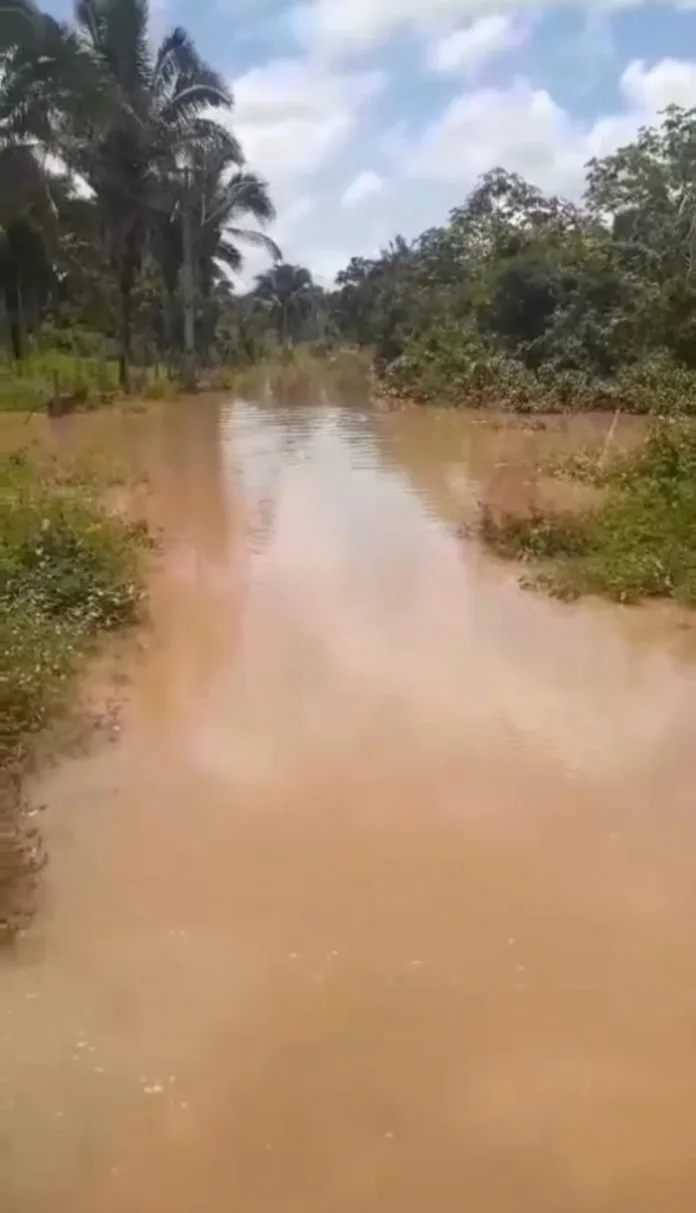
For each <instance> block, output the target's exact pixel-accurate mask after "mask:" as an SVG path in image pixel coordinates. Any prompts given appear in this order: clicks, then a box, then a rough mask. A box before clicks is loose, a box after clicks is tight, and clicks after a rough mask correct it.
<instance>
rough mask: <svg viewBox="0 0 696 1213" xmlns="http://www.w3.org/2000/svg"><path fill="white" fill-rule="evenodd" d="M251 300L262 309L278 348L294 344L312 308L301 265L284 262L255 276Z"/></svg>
mask: <svg viewBox="0 0 696 1213" xmlns="http://www.w3.org/2000/svg"><path fill="white" fill-rule="evenodd" d="M253 294H254V297H255V299H257V300H258V301H259V302H260V303H261V304H262V305H263V306H264V307H265V308H266V311H267V313H268V317H269V320H270V322H271V324H273V326H274V328H275V330H276V332H277V334H278V340H279V341H280V344H281V345H287V344H288V342H292V341H296V340H297V339H298V337H299V336H300V333H301V331H302V329H303V327H304V324H305V322H306V320H307V319H308V317H309V316H310V315H311V314H312V311H313V309H314V306H315V299H316V291H315V286H314V281H313V279H312V275H311V274H310V272H309V270H308V269H305V267H304V266H303V265H290V264H288V263H287V262H284V263H283V264H281V265H274V266H273V268H272V269H270V270H267V271H266V272H265V273H263V274H259V275H258V277H257V279H256V287H255V289H254V292H253Z"/></svg>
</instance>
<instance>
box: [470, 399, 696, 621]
mask: <svg viewBox="0 0 696 1213" xmlns="http://www.w3.org/2000/svg"><path fill="white" fill-rule="evenodd" d="M557 470H558V471H563V469H562V468H561V469H557ZM569 470H570V472H571V474H573V473H575V474H579V475H580V476H581V477H582V479H584V480H585V481H590V482H592V483H594V484H595V485H596V486H597V487H598V488H600V489H601V490H602V493H601V497H600V500H599V502H598V504H597V505H596V506H595V507H594V508H592V509H590V510H588V511H587V512H585V513H582V514H576V513H573V514H571V513H565V514H564V513H562V512H558V513H553V512H549V511H548V510H545V511H544V512H543V513H542V512H540V511H538V510H536V509H532V510H531V511H529V512H528V513H527V514H519V513H517V514H512V513H509V514H502V515H498V516H495V515H494V514H493V513H492V512H491V511H490V510H489V509H484V511H483V514H482V520H481V534H482V537H483V539H484V541H485V542H486V543H487V544H488V545H489V546H490V547H491V548H492V549H493V550H494V551H495V552H497V553H498V554H499V555H502V556H507V557H512V558H515V559H518V560H523V561H525V562H533V564H534V565H536V566H537V567H536V568H535V569H534V571H533V572H532V574H531V576H530V578H529V580H530V581H531V583H532V584H536V585H540V586H543V587H544V588H545V589H547V590H549V591H550V592H551V593H553V594H555V595H557V596H559V597H563V598H574V597H577V596H578V595H580V594H603V595H606V596H607V597H610V598H613V599H615V600H616V601H619V602H625V603H628V602H635V601H637V600H638V599H641V598H656V597H670V598H676V599H678V600H679V601H681V602H684V603H687V604H688V605H690V606H696V429H695V428H694V424H693V423H692V422H690V421H680V420H676V421H665V420H661V421H658V422H655V423H654V424H653V427H652V429H651V432H650V434H649V436H648V438H647V440H646V442H645V443H644V444H643V445H642V446H640V447H638V448H637V449H636V450H635V451H631V452H626V453H623V454H620V455H617V456H616V457H615V458H614V459H612V460H611V461H610V462H609V463H607V464H602V463H600V462H598V461H597V460H596V458H594V459H593V458H592V457H591V456H589V455H585V456H583V457H582V458H581V459H577V458H576V459H574V460H573V461H572V463H571V465H570V469H569Z"/></svg>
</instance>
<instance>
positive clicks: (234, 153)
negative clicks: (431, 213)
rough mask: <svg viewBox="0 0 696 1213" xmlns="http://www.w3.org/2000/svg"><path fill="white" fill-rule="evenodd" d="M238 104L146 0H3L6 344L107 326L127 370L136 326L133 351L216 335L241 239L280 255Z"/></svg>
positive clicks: (76, 336) (0, 288)
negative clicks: (43, 3)
mask: <svg viewBox="0 0 696 1213" xmlns="http://www.w3.org/2000/svg"><path fill="white" fill-rule="evenodd" d="M232 105H233V97H232V94H231V91H230V89H229V87H228V85H227V84H226V82H225V81H224V79H223V78H222V77H221V75H220V74H219V73H218V72H216V71H215V70H214V69H213V68H212V67H211V66H210V65H209V64H207V63H206V62H205V61H204V60H203V59H202V58H201V56H200V55H199V53H198V51H197V49H196V47H195V45H194V43H193V41H192V40H191V38H190V37H189V36H188V34H187V33H186V31H185V30H183V29H182V28H180V27H177V28H176V29H174V30H172V31H171V33H169V34H167V35H166V36H165V37H164V38H163V39H162V41H161V42H160V43H159V45H157V46H154V45H153V44H152V43H151V41H150V29H149V12H148V5H147V0H77V3H76V7H75V12H74V20H73V22H72V23H62V22H58V21H56V20H54V19H53V18H52V17H50V16H48V15H47V14H45V13H43V12H41V11H40V10H39V9H38V8H36V7H35V6H34V4H33V2H32V0H3V4H2V6H1V7H0V298H1V299H2V302H3V303H4V312H5V329H6V333H7V338H8V343H9V346H10V349H11V352H12V354H13V355H14V357H15V358H18V359H19V358H21V357H22V355H23V353H24V350H25V345H26V341H27V337H28V335H30V334H32V333H33V332H35V331H36V330H38V329H39V328H40V327H42V326H43V327H44V328H45V327H46V326H47V325H48V326H49V327H50V326H52V327H53V328H54V329H55V330H56V332H57V335H58V337H60V335H61V334H62V335H63V340H66V341H67V340H73V341H76V342H77V344H78V345H80V335H82V337H81V342H82V345H85V344H86V345H89V344H90V341H92V343H94V342H97V344H98V343H99V339H100V337H102V336H104V337H110V338H112V339H113V342H114V343H115V344H117V348H118V357H119V361H120V376H121V382H122V383H123V384H124V385H125V386H127V384H128V380H129V369H130V366H131V362H132V360H133V357H134V342H135V343H136V344H137V346H138V352H139V353H140V354H141V355H142V349H141V347H142V346H143V345H147V344H150V345H154V346H156V347H157V348H158V349H159V350H160V351H162V350H166V351H170V350H181V349H186V348H187V347H188V352H189V353H192V352H193V351H192V349H191V348H190V347H192V346H197V347H198V348H199V350H202V351H205V349H206V347H207V346H209V345H210V344H211V343H212V341H213V338H214V334H215V329H216V325H217V323H218V320H219V317H220V313H221V310H222V309H223V307H224V305H225V304H226V303H227V302H228V300H229V298H230V295H231V284H230V278H229V275H228V273H227V272H226V270H229V269H231V270H238V269H239V268H240V267H241V264H242V260H243V247H244V245H247V246H248V245H255V246H260V247H261V248H262V249H264V250H265V251H266V252H267V253H268V254H269V256H270V257H271V258H273V259H275V260H277V259H279V257H280V250H279V249H278V248H277V246H276V245H275V243H274V241H273V240H272V239H271V238H270V236H269V235H268V234H267V232H266V231H265V230H264V229H265V228H266V227H267V225H268V224H269V223H270V222H271V221H272V220H273V218H274V215H275V211H274V207H273V203H272V201H271V198H270V196H269V191H268V187H267V184H266V182H265V181H264V180H263V179H262V178H261V177H259V176H258V175H257V174H256V173H255V172H254V171H253V170H252V169H250V168H249V166H248V165H247V163H246V161H245V157H244V151H243V148H242V147H241V145H240V143H239V140H238V139H237V138H236V136H235V135H234V132H233V130H232V128H231V126H230V124H229V121H228V120H226V119H227V118H228V115H229V112H230V111H231V109H232ZM250 220H251V222H250ZM78 352H85V351H84V350H82V348H80V350H79V351H78Z"/></svg>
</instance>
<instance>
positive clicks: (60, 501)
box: [0, 454, 144, 931]
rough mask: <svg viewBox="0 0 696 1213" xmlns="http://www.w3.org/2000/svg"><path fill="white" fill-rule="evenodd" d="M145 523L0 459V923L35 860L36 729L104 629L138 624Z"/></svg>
mask: <svg viewBox="0 0 696 1213" xmlns="http://www.w3.org/2000/svg"><path fill="white" fill-rule="evenodd" d="M143 539H144V535H143V532H142V531H141V530H140V528H137V527H133V526H130V525H128V524H126V523H125V522H123V521H121V520H118V519H114V518H111V517H107V516H106V515H105V514H104V513H103V512H102V510H101V509H100V507H99V503H98V500H97V497H96V494H95V491H94V489H93V488H88V487H87V486H86V485H76V484H75V482H74V480H71V481H60V480H58V479H56V478H55V476H50V475H46V474H45V473H44V474H42V473H39V472H38V471H37V468H36V466H35V465H34V464H33V463H32V462H30V460H29V459H28V458H27V457H26V456H25V455H23V454H13V455H9V456H8V455H5V456H3V457H2V458H0V771H1V772H2V778H1V779H0V927H4V928H5V930H6V931H7V930H8V929H10V928H11V927H12V925H13V924H16V922H17V920H18V913H19V911H18V902H17V899H18V897H21V895H22V890H23V889H24V887H25V885H26V881H27V878H28V876H30V875H31V873H32V871H33V870H34V869H35V866H36V863H37V845H36V841H35V838H34V837H33V835H32V834H31V832H30V831H28V826H27V821H26V819H25V817H24V814H23V811H22V798H21V782H22V778H23V776H24V775H25V774H26V771H27V769H28V767H29V765H30V761H31V758H32V754H33V751H34V746H35V742H36V740H37V738H38V735H39V734H40V733H41V732H42V731H43V730H45V729H46V727H47V726H48V725H50V724H51V723H52V722H54V721H55V720H56V719H57V718H58V717H59V716H60V715H61V714H62V713H64V711H65V710H66V708H67V706H68V704H69V702H70V686H71V679H72V677H73V675H74V673H75V672H76V669H77V668H78V664H79V662H80V660H81V659H82V658H83V657H84V656H85V654H86V653H87V652H88V651H89V649H90V646H91V644H92V643H93V641H94V639H95V638H96V637H97V636H99V635H100V634H102V633H104V632H106V631H111V630H114V629H116V628H119V627H122V626H124V625H126V624H129V623H131V622H133V621H134V620H135V619H136V618H137V617H138V614H139V610H140V605H141V601H142V584H141V579H140V575H139V558H138V547H139V544H140V543H141V541H142V540H143Z"/></svg>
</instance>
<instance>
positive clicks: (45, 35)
mask: <svg viewBox="0 0 696 1213" xmlns="http://www.w3.org/2000/svg"><path fill="white" fill-rule="evenodd" d="M149 34H150V31H149V14H148V6H147V0H77V4H76V8H75V13H74V19H73V21H72V23H61V22H58V21H56V20H54V19H53V18H51V17H49V16H47V15H46V14H45V13H42V12H41V11H40V10H39V9H38V8H36V7H35V6H34V4H33V0H3V3H2V6H0V307H1V305H2V304H4V314H5V325H4V329H5V332H6V335H7V344H8V347H9V349H10V352H11V353H12V355H13V356H14V357H15V358H17V359H19V358H21V357H22V354H23V352H24V350H25V348H26V346H27V344H28V342H29V343H30V342H31V340H32V338H33V335H35V334H37V333H42V334H43V335H44V337H45V338H46V339H50V340H53V341H55V342H57V343H58V344H60V343H63V344H64V345H65V344H68V345H70V344H71V345H72V347H74V348H75V350H76V352H78V353H89V352H90V351H91V349H92V347H95V346H96V347H99V348H103V343H104V342H105V341H106V342H108V345H109V348H110V349H113V350H114V351H115V352H116V353H117V355H118V358H119V362H120V373H121V381H122V383H123V384H124V385H126V386H127V384H128V380H129V368H130V366H131V363H132V362H133V360H134V359H135V360H136V361H138V360H142V359H148V358H153V357H154V358H157V359H161V358H172V357H175V358H181V357H183V356H187V357H194V356H196V357H197V358H198V359H199V361H201V362H204V363H205V362H210V361H218V362H228V363H229V362H231V363H241V362H253V361H256V360H258V359H260V358H262V357H264V356H265V355H266V354H267V353H268V352H269V351H270V350H273V349H276V348H277V347H278V346H286V345H293V344H297V343H308V344H311V345H314V346H318V347H320V348H327V347H331V346H335V345H337V344H346V343H348V344H353V345H359V346H362V347H365V348H367V349H369V350H370V351H371V352H372V353H373V355H374V358H375V363H376V366H377V368H378V370H379V371H380V373H381V375H382V380H383V383H384V384H385V385H386V387H387V388H388V389H390V390H393V391H394V392H399V393H403V394H407V395H410V396H412V397H413V398H416V399H423V400H428V399H446V398H451V399H452V400H457V401H458V400H465V399H467V400H470V401H472V402H474V403H476V402H478V401H479V400H480V401H481V402H485V401H488V400H491V399H500V400H501V402H510V403H511V404H513V405H516V406H518V407H527V406H531V405H532V404H535V403H538V402H539V401H541V402H542V403H543V402H546V403H547V404H548V403H555V404H557V405H569V406H572V405H579V406H582V405H585V406H586V405H597V404H602V403H614V402H616V401H617V400H618V401H619V402H624V403H627V405H629V406H631V407H633V406H635V407H638V406H639V405H640V403H641V401H648V403H658V404H659V403H660V394H661V393H662V395H663V396H665V399H666V398H667V397H668V396H669V397H670V400H671V399H672V397H674V398H678V399H684V398H689V399H690V398H691V395H692V394H693V403H694V406H695V407H696V389H694V387H693V382H694V381H696V375H695V372H696V276H695V268H696V110H693V109H683V108H680V107H671V108H669V109H668V110H666V111H665V113H664V114H663V115H662V116H661V118H660V120H659V121H658V122H657V123H656V124H655V125H654V126H652V127H646V128H645V129H642V130H641V131H639V133H638V134H637V136H636V138H635V139H634V140H633V142H632V143H630V144H628V145H627V146H625V147H623V148H620V149H619V150H618V151H616V152H614V153H612V154H610V155H608V156H606V157H603V158H601V159H597V160H593V161H591V162H590V164H589V165H588V166H587V173H586V181H585V191H584V195H583V198H582V201H581V202H570V201H568V200H566V199H563V198H561V197H558V196H556V195H554V194H547V193H544V192H543V191H541V190H540V189H538V188H537V187H536V186H534V185H533V184H531V183H530V182H528V181H526V180H524V179H523V178H522V177H520V176H519V175H517V174H515V173H510V172H507V171H506V170H505V169H504V168H496V169H493V170H492V171H491V172H489V173H486V174H485V175H484V176H483V177H482V178H481V179H480V180H479V181H478V182H477V183H476V185H475V186H474V188H473V190H472V191H471V192H470V194H469V195H468V197H467V198H465V199H464V201H463V202H462V204H461V205H460V206H458V207H456V208H455V209H454V210H452V211H451V212H450V214H449V216H448V217H447V220H446V222H444V223H443V224H442V225H439V226H435V227H432V228H429V229H428V230H427V231H425V232H423V233H422V234H421V235H420V236H418V237H417V238H416V239H415V240H406V239H405V238H403V237H401V236H397V237H396V238H395V239H394V240H393V241H392V242H391V244H390V245H389V247H388V248H386V249H383V250H382V251H381V252H380V253H379V254H378V255H376V256H374V257H371V258H365V257H353V258H352V259H351V261H350V262H349V264H348V265H347V266H346V267H345V268H344V269H342V270H341V271H340V273H339V274H338V275H337V278H336V281H335V284H334V285H333V286H332V287H331V288H329V289H324V288H322V287H320V286H319V285H318V284H317V283H316V282H314V280H313V278H312V274H311V272H310V270H309V269H307V268H306V267H304V266H301V265H291V264H286V263H284V262H283V261H282V258H281V252H280V249H279V248H278V247H277V245H276V244H275V242H274V241H273V239H272V238H271V236H270V235H269V233H268V227H269V225H270V224H271V223H272V221H273V219H274V217H275V211H274V207H273V203H272V200H271V197H270V194H269V190H268V186H267V183H266V182H265V181H264V180H263V179H262V178H261V177H260V176H258V174H257V173H255V172H254V171H253V168H251V167H250V166H249V165H248V164H247V163H246V160H245V156H244V151H243V148H242V147H241V146H240V143H239V140H238V139H237V138H236V136H235V134H234V131H233V127H232V125H231V122H230V114H231V111H232V106H233V97H232V94H231V91H230V89H229V86H228V85H227V84H226V82H225V81H224V80H223V78H222V77H221V76H220V75H219V74H218V73H217V72H216V71H215V70H214V69H213V68H212V67H211V66H210V65H208V64H207V63H205V61H204V60H203V59H202V58H201V57H200V55H199V54H198V52H197V50H196V47H195V45H194V43H193V42H192V40H191V38H190V37H189V36H188V35H187V34H186V32H185V31H184V30H183V29H181V28H176V29H174V30H173V31H172V32H171V33H169V34H168V35H167V36H166V37H164V38H163V39H162V41H161V42H160V44H159V45H158V46H153V45H152V43H151V41H150V37H149ZM464 151H465V149H464ZM249 247H260V248H261V249H262V250H263V251H264V253H265V254H267V255H268V257H269V267H268V269H267V270H265V271H264V272H263V273H261V274H260V275H259V276H258V277H257V279H256V281H255V283H254V285H253V287H252V288H251V289H250V290H248V291H246V292H239V291H236V290H235V289H234V285H233V281H234V279H233V277H232V275H233V274H234V273H235V272H237V271H239V270H240V268H241V267H242V264H243V259H244V250H245V248H249ZM670 393H671V396H670Z"/></svg>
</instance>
